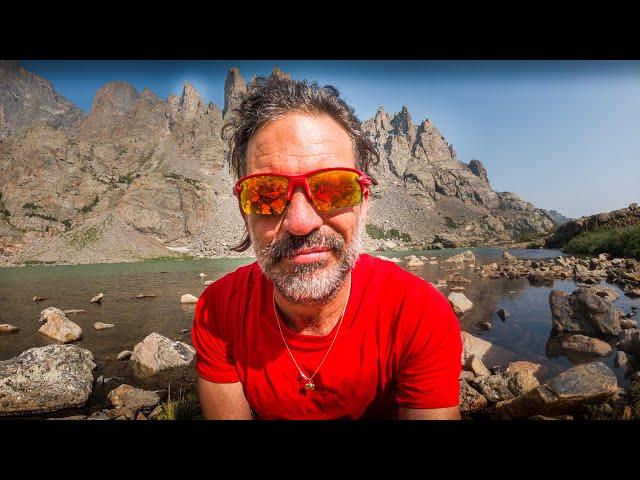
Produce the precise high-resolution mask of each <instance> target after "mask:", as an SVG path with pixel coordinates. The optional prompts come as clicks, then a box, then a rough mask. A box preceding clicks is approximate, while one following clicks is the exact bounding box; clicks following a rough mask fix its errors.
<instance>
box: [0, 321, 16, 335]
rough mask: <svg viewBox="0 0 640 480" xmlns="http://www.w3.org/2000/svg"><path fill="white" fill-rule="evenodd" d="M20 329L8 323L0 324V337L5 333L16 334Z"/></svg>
mask: <svg viewBox="0 0 640 480" xmlns="http://www.w3.org/2000/svg"><path fill="white" fill-rule="evenodd" d="M19 330H20V329H19V328H18V327H16V326H14V325H9V324H8V323H0V335H2V334H5V333H16V332H18V331H19Z"/></svg>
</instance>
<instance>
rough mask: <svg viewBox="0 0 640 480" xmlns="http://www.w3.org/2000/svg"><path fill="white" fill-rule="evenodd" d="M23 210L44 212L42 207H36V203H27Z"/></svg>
mask: <svg viewBox="0 0 640 480" xmlns="http://www.w3.org/2000/svg"><path fill="white" fill-rule="evenodd" d="M22 208H27V209H29V210H38V209H40V210H42V207H40V206H38V205H36V204H35V203H31V202H27V203H25V204H24V205H22Z"/></svg>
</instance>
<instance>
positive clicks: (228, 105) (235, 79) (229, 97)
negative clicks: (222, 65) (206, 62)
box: [222, 67, 247, 117]
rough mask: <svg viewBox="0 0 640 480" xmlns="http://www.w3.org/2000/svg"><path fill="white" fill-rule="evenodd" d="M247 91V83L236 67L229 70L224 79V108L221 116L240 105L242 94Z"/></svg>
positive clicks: (225, 115)
mask: <svg viewBox="0 0 640 480" xmlns="http://www.w3.org/2000/svg"><path fill="white" fill-rule="evenodd" d="M246 91H247V83H246V82H245V81H244V78H242V75H240V70H239V69H238V67H233V68H232V69H231V70H229V73H228V74H227V78H226V79H225V81H224V109H223V110H222V116H223V117H227V114H228V113H229V112H233V110H234V109H235V108H237V107H238V105H240V102H241V101H242V96H243V95H244V93H245V92H246Z"/></svg>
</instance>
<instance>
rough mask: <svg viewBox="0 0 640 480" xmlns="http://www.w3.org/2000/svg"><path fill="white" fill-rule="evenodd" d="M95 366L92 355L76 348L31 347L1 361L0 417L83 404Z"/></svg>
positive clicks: (89, 392) (91, 384) (89, 388)
mask: <svg viewBox="0 0 640 480" xmlns="http://www.w3.org/2000/svg"><path fill="white" fill-rule="evenodd" d="M95 366H96V365H95V363H94V362H93V355H92V354H91V352H90V351H88V350H85V349H83V348H80V347H78V346H77V345H47V346H46V347H37V348H31V349H29V350H26V351H24V352H22V353H21V354H20V355H18V356H17V357H14V358H10V359H9V360H4V361H0V416H2V415H24V414H28V413H42V412H52V411H55V410H60V409H62V408H71V407H80V406H82V405H84V404H85V402H86V401H87V399H88V398H89V395H90V394H91V391H92V389H93V373H92V370H93V369H94V368H95Z"/></svg>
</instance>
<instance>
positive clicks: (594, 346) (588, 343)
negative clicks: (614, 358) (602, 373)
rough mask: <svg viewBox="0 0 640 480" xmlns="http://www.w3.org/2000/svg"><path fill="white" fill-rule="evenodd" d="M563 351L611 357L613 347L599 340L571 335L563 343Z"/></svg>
mask: <svg viewBox="0 0 640 480" xmlns="http://www.w3.org/2000/svg"><path fill="white" fill-rule="evenodd" d="M562 349H563V350H569V351H573V352H582V353H590V354H593V355H598V356H600V357H606V356H608V355H611V352H612V351H613V350H612V348H611V345H609V344H608V343H607V342H603V341H602V340H598V339H597V338H591V337H587V336H585V335H571V336H569V337H567V338H566V339H564V341H563V342H562Z"/></svg>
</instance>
